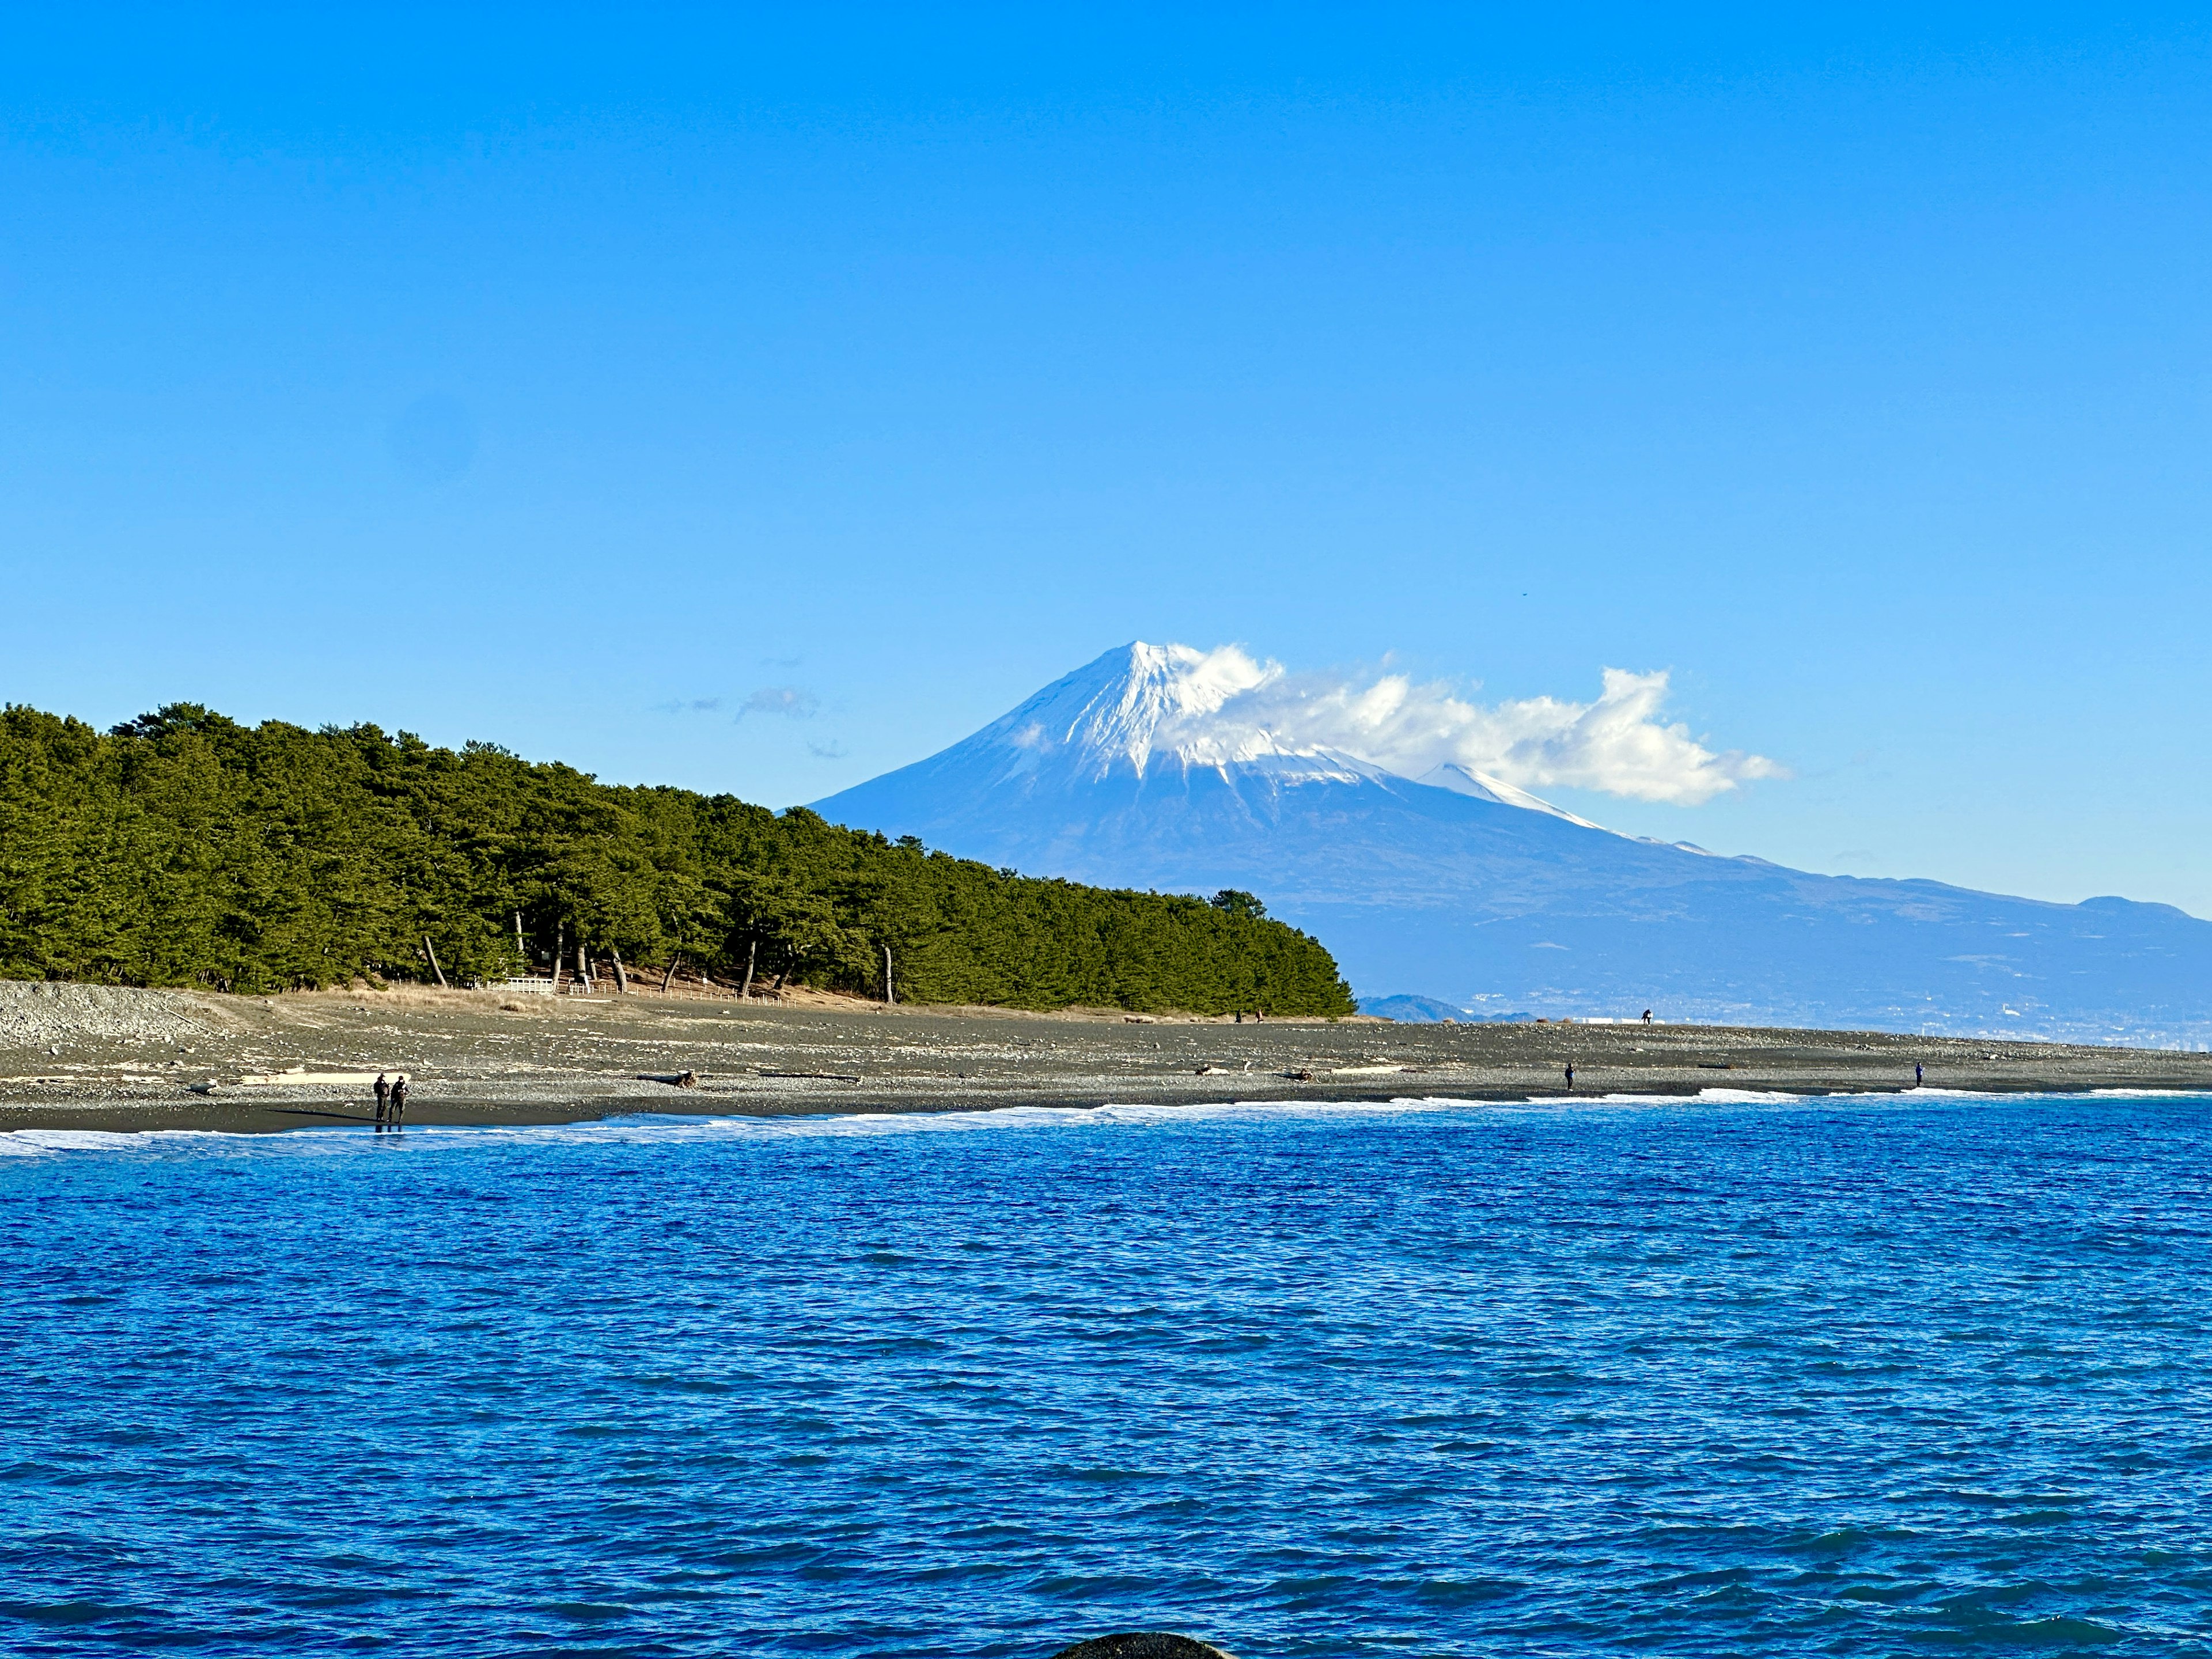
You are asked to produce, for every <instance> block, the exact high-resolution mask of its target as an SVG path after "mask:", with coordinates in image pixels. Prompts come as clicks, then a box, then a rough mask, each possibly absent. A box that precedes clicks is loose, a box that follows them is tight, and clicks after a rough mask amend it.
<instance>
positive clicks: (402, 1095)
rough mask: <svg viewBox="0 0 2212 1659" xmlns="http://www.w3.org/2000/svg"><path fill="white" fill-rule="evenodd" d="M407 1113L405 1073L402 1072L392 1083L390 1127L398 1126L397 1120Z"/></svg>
mask: <svg viewBox="0 0 2212 1659" xmlns="http://www.w3.org/2000/svg"><path fill="white" fill-rule="evenodd" d="M406 1115H407V1073H404V1072H402V1073H400V1074H399V1075H398V1078H396V1079H393V1081H392V1127H393V1128H395V1129H396V1128H398V1127H399V1120H400V1119H401V1118H403V1117H404V1116H406Z"/></svg>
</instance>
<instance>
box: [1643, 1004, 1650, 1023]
mask: <svg viewBox="0 0 2212 1659" xmlns="http://www.w3.org/2000/svg"><path fill="white" fill-rule="evenodd" d="M1650 1023H1651V1011H1650V1009H1649V1008H1646V1009H1645V1010H1644V1024H1646V1025H1649V1024H1650Z"/></svg>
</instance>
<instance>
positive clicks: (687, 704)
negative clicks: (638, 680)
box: [653, 697, 722, 714]
mask: <svg viewBox="0 0 2212 1659" xmlns="http://www.w3.org/2000/svg"><path fill="white" fill-rule="evenodd" d="M721 706H722V700H721V699H720V697H692V698H689V699H685V698H683V697H678V698H676V699H674V700H673V701H671V702H657V703H655V704H653V713H654V714H714V712H716V711H717V710H718V709H720V708H721Z"/></svg>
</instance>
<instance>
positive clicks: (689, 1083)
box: [637, 1072, 699, 1089]
mask: <svg viewBox="0 0 2212 1659" xmlns="http://www.w3.org/2000/svg"><path fill="white" fill-rule="evenodd" d="M637 1080H638V1081H639V1082H640V1083H667V1084H672V1085H675V1086H676V1087H677V1088H678V1089H696V1088H697V1087H698V1086H699V1074H698V1073H696V1072H640V1073H638V1074H637Z"/></svg>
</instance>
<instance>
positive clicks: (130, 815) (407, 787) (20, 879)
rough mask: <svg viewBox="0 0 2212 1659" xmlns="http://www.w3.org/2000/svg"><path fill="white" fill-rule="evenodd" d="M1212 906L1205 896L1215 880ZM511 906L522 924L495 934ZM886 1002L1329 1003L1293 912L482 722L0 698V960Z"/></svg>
mask: <svg viewBox="0 0 2212 1659" xmlns="http://www.w3.org/2000/svg"><path fill="white" fill-rule="evenodd" d="M1224 901H1227V902H1224ZM518 917H520V936H521V944H520V945H518V943H517V928H518V924H517V918H518ZM556 937H557V938H560V939H563V940H564V941H567V942H569V943H572V944H573V943H582V944H584V945H587V946H588V947H590V948H591V949H592V950H593V951H595V952H598V953H605V951H610V950H613V951H620V952H621V953H622V954H623V957H625V958H626V959H627V960H628V961H629V962H631V963H637V964H643V963H666V962H669V961H671V959H672V958H674V957H677V956H678V955H681V956H683V957H685V958H686V959H687V960H689V961H690V962H693V963H698V964H701V965H702V966H703V967H706V968H708V969H710V970H711V969H718V968H719V969H721V970H722V971H723V972H725V973H731V974H734V973H737V972H742V971H743V968H744V963H745V962H746V961H747V960H748V958H749V957H755V956H757V960H758V961H759V963H760V964H761V967H762V969H763V971H764V972H768V973H773V974H778V975H788V976H789V977H790V978H791V979H793V980H794V981H798V982H800V983H805V984H811V985H815V986H817V987H823V988H824V989H844V990H851V991H856V992H862V993H866V994H881V992H882V990H883V973H884V965H883V964H884V957H883V952H884V948H885V947H886V946H888V947H889V948H890V951H891V956H892V962H893V964H894V977H895V985H896V991H897V994H898V996H899V998H900V1000H902V1001H914V1002H978V1003H995V1004H1000V1005H1004V1006H1014V1007H1028V1008H1049V1007H1063V1006H1069V1005H1073V1004H1082V1005H1092V1006H1118V1007H1124V1008H1130V1009H1162V1008H1183V1009H1189V1010H1191V1011H1193V1012H1206V1013H1221V1012H1231V1011H1232V1010H1236V1009H1241V1008H1255V1007H1260V1008H1265V1009H1266V1010H1267V1012H1270V1013H1284V1014H1292V1013H1316V1014H1332V1015H1334V1014H1345V1013H1350V1012H1352V1008H1353V1005H1352V996H1351V993H1350V991H1349V989H1348V988H1347V987H1346V985H1345V983H1344V981H1343V979H1342V978H1341V976H1340V975H1339V973H1338V971H1337V968H1336V963H1335V962H1334V959H1333V958H1332V957H1330V956H1329V954H1328V951H1326V950H1324V949H1323V948H1322V946H1321V945H1320V944H1319V943H1318V942H1317V941H1316V940H1314V939H1311V938H1310V937H1309V936H1308V935H1306V934H1304V933H1300V932H1298V931H1297V930H1296V929H1294V928H1291V927H1287V926H1285V925H1284V924H1283V923H1280V922H1277V921H1268V920H1267V919H1266V914H1265V910H1264V908H1263V907H1262V906H1261V905H1260V903H1259V902H1258V901H1257V900H1255V899H1253V898H1252V897H1251V896H1249V894H1243V893H1237V894H1233V895H1232V894H1226V893H1225V894H1223V895H1221V896H1219V897H1218V898H1217V899H1216V900H1215V901H1213V902H1207V901H1206V900H1203V899H1200V898H1195V897H1186V896H1181V895H1175V894H1158V893H1139V892H1129V891H1120V890H1107V889H1102V888H1096V887H1086V886H1083V885H1080V884H1076V883H1073V882H1066V881H1057V880H1039V879H1032V878H1024V877H1020V876H1017V875H1014V874H1012V873H1011V872H1002V871H994V870H992V869H989V868H987V867H986V866H983V865H981V864H976V863H974V862H971V861H969V860H962V859H955V858H951V857H950V856H948V855H947V854H944V853H937V852H931V851H929V850H927V848H924V847H923V846H922V845H921V842H918V841H916V840H915V839H914V838H913V837H911V836H907V837H902V838H901V839H900V840H899V841H897V842H891V841H889V840H886V839H885V838H884V836H879V835H874V834H871V833H868V832H865V831H860V830H854V829H842V828H840V827H838V826H836V825H834V824H831V823H826V822H825V821H824V820H823V819H822V818H821V817H818V816H817V815H816V814H815V813H813V812H810V811H806V810H805V809H804V808H798V807H794V808H793V809H792V810H790V811H786V812H783V813H781V814H778V813H775V812H771V811H768V810H767V809H766V808H764V807H759V806H754V805H748V804H747V803H745V802H744V801H741V800H738V799H735V798H734V797H732V796H729V795H702V794H699V793H694V792H692V791H690V790H684V789H672V788H655V787H647V788H626V787H614V786H611V785H606V784H601V783H599V782H598V781H595V780H593V779H592V778H591V777H589V776H587V775H585V774H583V773H581V772H578V771H576V770H574V769H572V768H569V767H566V766H562V765H559V764H557V763H531V762H527V761H525V760H523V759H521V758H520V757H517V756H515V755H513V754H511V753H509V752H508V751H507V750H503V749H501V748H498V747H496V746H495V745H493V744H477V743H472V744H467V745H465V747H463V748H462V749H460V750H458V751H456V750H448V749H437V748H433V747H432V746H431V745H429V744H426V743H424V742H423V741H422V739H421V738H417V737H415V736H413V735H411V734H410V733H408V732H400V733H398V735H397V736H387V735H386V733H385V732H382V731H381V730H380V729H379V728H377V727H376V726H349V727H344V728H337V727H325V728H324V729H323V730H321V731H319V732H311V731H308V730H307V729H306V728H304V727H301V726H291V725H287V724H285V723H283V722H282V721H275V720H271V721H269V722H266V723H264V724H263V725H261V726H241V725H240V724H238V723H236V722H234V721H232V720H227V719H225V718H224V717H223V716H222V715H221V714H216V713H214V712H212V711H210V710H209V709H206V708H200V707H198V706H197V705H195V704H190V703H177V704H172V705H171V706H169V707H167V708H162V709H161V710H159V711H157V712H156V713H154V714H146V715H142V716H141V717H139V718H138V719H137V720H131V721H129V722H127V723H125V725H122V726H117V727H116V728H115V729H114V730H113V731H112V732H105V733H102V732H99V731H97V730H96V729H94V727H92V726H88V725H87V724H85V723H84V722H83V721H81V720H70V719H64V718H61V717H59V716H56V715H52V714H44V713H41V712H40V711H38V710H36V709H32V708H21V707H11V708H7V709H5V710H4V711H0V975H4V976H6V977H10V978H33V977H38V978H46V977H51V978H66V979H77V980H90V981H108V982H114V983H124V984H136V985H204V986H210V987H218V988H222V989H227V990H234V991H253V992H261V991H269V990H273V989H279V988H287V987H311V986H322V985H329V984H333V983H342V982H344V981H349V980H350V979H351V978H352V977H354V976H355V975H382V976H384V977H386V978H395V977H397V978H422V977H426V976H427V975H428V973H429V971H430V970H429V968H428V963H427V962H426V960H425V958H424V956H423V952H422V945H423V941H424V940H425V939H428V940H429V942H430V943H431V944H432V945H434V946H435V949H436V951H437V953H438V960H439V962H440V963H441V965H442V967H443V968H444V969H445V971H446V973H447V975H449V976H453V977H456V978H482V979H495V978H498V977H500V976H502V975H507V974H511V973H514V972H517V971H519V970H520V969H523V968H524V967H525V966H526V964H527V963H529V962H531V961H532V960H533V959H536V958H538V957H541V956H543V955H544V953H546V952H547V951H550V947H551V945H552V944H553V942H554V940H555V939H556Z"/></svg>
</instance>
